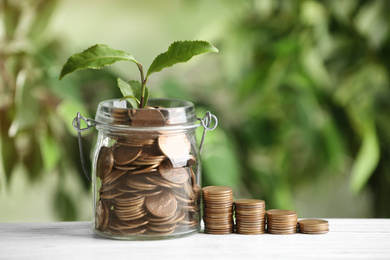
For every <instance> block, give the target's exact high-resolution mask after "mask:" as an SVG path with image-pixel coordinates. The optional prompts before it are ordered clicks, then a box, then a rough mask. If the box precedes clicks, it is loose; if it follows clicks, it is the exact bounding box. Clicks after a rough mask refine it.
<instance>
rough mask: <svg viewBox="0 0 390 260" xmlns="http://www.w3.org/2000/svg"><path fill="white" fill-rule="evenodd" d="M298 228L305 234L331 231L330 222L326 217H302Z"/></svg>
mask: <svg viewBox="0 0 390 260" xmlns="http://www.w3.org/2000/svg"><path fill="white" fill-rule="evenodd" d="M298 228H299V231H301V232H302V233H305V234H325V233H328V232H329V222H328V221H327V220H324V219H301V220H299V221H298Z"/></svg>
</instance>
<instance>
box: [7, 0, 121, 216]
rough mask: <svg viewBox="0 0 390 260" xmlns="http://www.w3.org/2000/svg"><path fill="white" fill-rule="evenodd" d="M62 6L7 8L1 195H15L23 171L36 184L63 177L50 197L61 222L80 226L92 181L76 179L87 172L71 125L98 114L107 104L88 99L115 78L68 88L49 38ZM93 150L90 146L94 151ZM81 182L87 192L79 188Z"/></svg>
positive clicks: (44, 2) (11, 4)
mask: <svg viewBox="0 0 390 260" xmlns="http://www.w3.org/2000/svg"><path fill="white" fill-rule="evenodd" d="M56 5H57V1H53V0H39V1H37V0H24V1H16V0H2V1H1V13H0V14H1V15H0V18H1V24H0V61H1V62H0V189H1V193H2V194H6V193H7V186H8V185H7V184H9V183H10V181H11V180H12V176H13V175H15V174H16V172H15V171H23V172H24V173H25V174H26V175H27V178H28V179H29V180H30V181H31V183H33V182H36V181H40V180H41V179H42V177H43V176H44V175H45V174H47V173H50V174H55V175H56V177H57V181H56V188H55V189H53V190H54V194H50V193H48V194H47V196H49V197H51V198H53V199H52V205H53V211H54V212H55V213H56V214H57V217H58V219H60V220H75V219H77V218H78V214H77V211H78V210H79V208H78V206H77V204H78V200H80V197H79V196H88V197H89V196H90V194H89V191H88V189H87V188H88V187H89V184H88V183H87V181H86V179H85V178H84V177H83V176H81V175H78V174H73V175H72V172H75V173H79V172H80V170H79V165H80V164H79V155H78V153H75V151H77V149H78V146H77V139H76V138H75V137H74V136H72V135H71V134H70V133H73V134H74V131H73V129H71V127H70V126H71V124H70V122H72V119H73V117H74V116H75V115H76V112H77V111H81V112H82V113H83V114H84V115H86V116H88V115H89V114H91V113H89V112H88V106H87V105H86V104H92V105H94V106H96V104H97V102H96V100H95V98H97V99H98V98H102V97H101V96H100V95H97V96H95V97H89V96H88V95H87V94H88V92H84V91H85V90H86V91H88V89H89V90H90V89H91V86H93V87H94V88H95V89H98V88H99V87H100V86H101V85H102V84H103V85H104V79H105V77H107V78H110V79H111V78H112V76H111V75H109V74H108V73H107V72H105V73H102V74H101V76H100V78H99V83H98V84H95V83H96V82H95V81H94V80H93V79H92V78H91V77H88V74H87V77H85V78H83V79H78V78H73V81H72V80H69V81H67V82H64V83H61V85H60V83H59V82H58V76H59V74H58V72H59V66H60V64H61V63H63V61H64V57H63V56H62V50H63V48H64V47H63V46H62V44H61V43H60V41H58V40H56V39H52V38H51V37H50V35H47V33H46V32H45V30H46V27H47V25H48V24H49V21H50V18H51V15H52V14H53V11H54V9H55V7H56ZM86 82H88V83H86ZM91 84H92V85H91ZM83 85H84V86H83ZM80 86H83V87H81V88H80ZM105 93H106V92H105V91H102V92H101V94H103V95H104V94H105ZM113 95H115V94H113ZM107 96H109V95H107ZM91 98H92V99H91ZM84 100H87V101H88V102H84ZM94 109H95V108H93V110H94ZM91 142H92V141H91V140H87V142H86V144H87V145H86V149H90V147H91ZM73 179H77V181H76V183H77V182H78V183H83V185H81V186H77V185H71V183H72V182H73V183H74V180H73Z"/></svg>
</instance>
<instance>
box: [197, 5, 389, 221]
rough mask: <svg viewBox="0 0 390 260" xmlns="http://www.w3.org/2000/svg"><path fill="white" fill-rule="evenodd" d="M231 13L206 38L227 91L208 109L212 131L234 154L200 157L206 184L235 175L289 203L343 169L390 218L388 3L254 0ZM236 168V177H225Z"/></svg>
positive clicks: (258, 193)
mask: <svg viewBox="0 0 390 260" xmlns="http://www.w3.org/2000/svg"><path fill="white" fill-rule="evenodd" d="M231 4H232V2H231ZM233 6H234V4H233ZM232 10H235V11H234V15H232V17H234V18H233V19H230V20H228V21H227V22H225V23H224V25H223V26H222V28H221V29H219V31H220V34H218V36H216V40H217V41H213V42H214V44H216V46H218V47H219V48H220V51H221V53H222V55H223V56H221V59H222V61H221V63H220V64H219V66H217V67H218V68H221V70H220V73H221V74H222V75H223V76H222V78H223V79H222V83H221V84H220V85H219V86H217V87H216V94H215V95H216V96H223V97H224V100H222V101H221V102H219V103H218V102H216V103H217V104H216V106H215V108H214V110H216V111H218V112H216V113H217V115H219V116H220V119H221V122H223V123H222V124H221V125H222V126H221V127H224V130H225V131H226V134H225V135H221V136H220V135H218V137H216V138H218V139H221V140H219V142H221V143H225V142H226V140H228V141H230V144H229V145H230V146H234V147H233V149H232V148H231V147H228V148H226V152H227V151H228V150H229V151H231V150H233V151H234V153H235V154H234V155H233V156H228V155H224V156H226V158H227V159H226V161H229V163H226V164H225V165H224V164H223V163H220V164H218V167H217V169H215V170H214V171H213V170H212V169H211V167H215V166H216V165H213V166H211V167H207V164H208V163H209V162H205V166H206V171H213V174H208V172H206V174H205V176H206V183H214V184H216V183H217V178H219V179H225V181H226V182H229V180H231V182H230V183H227V184H229V185H233V186H234V185H237V183H236V182H235V181H236V179H237V178H238V177H239V178H241V180H242V181H243V184H244V187H246V189H247V191H248V192H249V193H250V194H252V196H254V197H259V198H264V199H265V200H266V201H267V203H268V205H269V206H270V207H271V208H272V207H281V208H283V207H284V208H291V207H294V206H293V202H292V201H291V198H293V194H294V192H296V191H297V190H299V189H300V187H301V186H302V185H304V184H306V185H307V184H308V183H309V184H310V183H315V182H319V181H321V179H323V176H337V175H345V174H350V177H349V178H350V186H349V187H348V189H349V192H351V193H352V194H355V195H356V194H358V193H360V192H362V190H363V189H365V188H367V189H370V190H371V191H372V192H373V195H374V200H373V201H372V204H373V205H374V208H375V213H374V215H375V216H377V217H389V216H390V208H389V207H388V203H387V198H389V197H390V161H389V155H390V132H389V131H388V130H389V129H390V125H389V116H390V81H389V75H390V74H389V72H390V32H389V30H390V23H389V20H388V13H389V11H390V3H389V2H387V1H381V0H377V1H337V0H333V1H283V0H280V1H255V0H254V1H241V2H240V3H239V4H238V3H237V4H236V5H235V6H234V9H233V8H232ZM217 73H218V72H217ZM226 88H228V89H226ZM226 97H227V98H226ZM217 100H218V99H217ZM226 101H227V102H226ZM204 102H210V98H209V97H204ZM217 142H218V141H217ZM215 149H217V148H215ZM218 155H221V154H220V153H215V154H214V155H212V156H210V158H209V159H210V160H215V158H214V156H218ZM234 157H236V158H238V160H237V162H236V163H234V167H232V166H231V162H230V160H232V158H233V159H234ZM210 164H211V162H210ZM236 167H238V168H239V171H234V172H239V173H241V174H240V176H235V177H226V176H224V175H225V173H229V172H231V169H232V168H233V169H235V168H236ZM218 173H219V175H220V177H216V176H215V175H218ZM211 175H212V176H213V177H211ZM330 192H331V191H330Z"/></svg>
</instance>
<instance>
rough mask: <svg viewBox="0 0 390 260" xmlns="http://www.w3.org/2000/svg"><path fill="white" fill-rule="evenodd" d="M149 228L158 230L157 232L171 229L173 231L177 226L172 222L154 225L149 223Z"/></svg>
mask: <svg viewBox="0 0 390 260" xmlns="http://www.w3.org/2000/svg"><path fill="white" fill-rule="evenodd" d="M147 227H148V229H150V230H152V231H156V232H170V231H173V230H175V228H176V224H170V225H167V224H165V225H153V224H149V225H148V226H147Z"/></svg>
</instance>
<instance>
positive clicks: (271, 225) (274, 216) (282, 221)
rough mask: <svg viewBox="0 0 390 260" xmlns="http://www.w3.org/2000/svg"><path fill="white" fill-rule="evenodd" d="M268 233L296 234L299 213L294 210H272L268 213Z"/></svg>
mask: <svg viewBox="0 0 390 260" xmlns="http://www.w3.org/2000/svg"><path fill="white" fill-rule="evenodd" d="M267 220H268V221H267V231H268V232H269V233H271V234H279V235H287V234H293V233H296V230H297V220H298V218H297V213H296V212H295V211H292V210H283V209H271V210H268V211H267Z"/></svg>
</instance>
